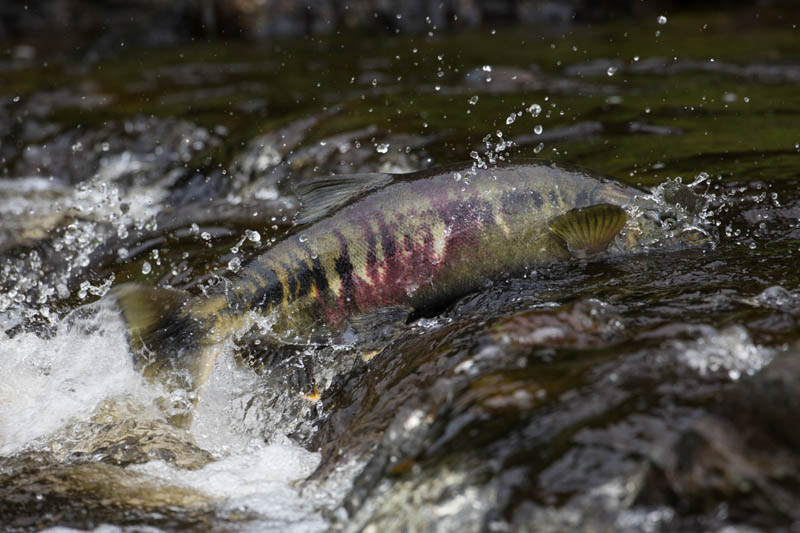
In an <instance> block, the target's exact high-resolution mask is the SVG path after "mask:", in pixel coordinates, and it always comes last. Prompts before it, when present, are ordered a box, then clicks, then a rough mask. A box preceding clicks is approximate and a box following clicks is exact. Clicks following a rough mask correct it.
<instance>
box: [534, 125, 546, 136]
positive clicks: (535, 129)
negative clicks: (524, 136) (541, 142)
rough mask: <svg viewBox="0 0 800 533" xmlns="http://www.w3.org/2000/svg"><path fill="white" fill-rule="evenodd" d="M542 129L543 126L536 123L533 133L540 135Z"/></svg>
mask: <svg viewBox="0 0 800 533" xmlns="http://www.w3.org/2000/svg"><path fill="white" fill-rule="evenodd" d="M543 129H544V128H542V125H541V124H537V125H536V126H534V127H533V133H535V134H536V135H541V134H542V130H543Z"/></svg>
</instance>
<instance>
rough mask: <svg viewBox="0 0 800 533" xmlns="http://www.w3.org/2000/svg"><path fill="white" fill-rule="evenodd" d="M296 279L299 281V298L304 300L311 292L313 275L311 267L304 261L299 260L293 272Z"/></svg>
mask: <svg viewBox="0 0 800 533" xmlns="http://www.w3.org/2000/svg"><path fill="white" fill-rule="evenodd" d="M293 274H294V278H295V279H296V280H297V297H298V298H302V297H303V296H306V295H307V294H308V293H309V292H311V285H312V283H313V274H312V272H311V267H310V266H308V263H306V261H305V260H303V259H297V260H296V261H295V264H294V270H293Z"/></svg>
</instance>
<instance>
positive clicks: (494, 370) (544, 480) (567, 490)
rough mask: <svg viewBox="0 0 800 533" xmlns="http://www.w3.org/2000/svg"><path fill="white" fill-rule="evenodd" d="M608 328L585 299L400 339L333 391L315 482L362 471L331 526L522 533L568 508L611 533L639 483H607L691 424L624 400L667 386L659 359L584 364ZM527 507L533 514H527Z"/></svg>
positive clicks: (603, 314)
mask: <svg viewBox="0 0 800 533" xmlns="http://www.w3.org/2000/svg"><path fill="white" fill-rule="evenodd" d="M460 309H463V310H464V312H469V311H468V310H469V309H470V307H469V306H468V305H466V306H462V307H460ZM617 322H618V317H616V316H615V314H614V313H613V312H612V311H611V310H610V309H608V308H607V307H606V306H603V305H600V304H599V303H598V302H592V301H582V302H576V303H575V304H573V305H566V306H559V307H555V308H553V309H547V308H543V309H535V310H530V311H523V312H519V313H516V314H514V315H512V316H510V317H508V318H503V319H499V320H496V321H494V322H493V323H491V324H485V323H482V322H480V321H475V319H473V320H472V321H469V320H465V319H464V317H463V316H462V317H461V318H459V319H457V320H456V321H455V322H453V323H450V324H448V325H446V326H439V327H434V328H433V329H429V330H426V329H421V330H420V329H419V328H415V330H414V331H413V332H407V333H406V334H404V335H403V336H401V337H400V338H399V339H398V340H397V341H395V342H394V343H393V345H392V346H391V348H389V349H387V350H385V351H384V352H383V353H382V354H381V355H379V356H377V357H376V358H375V359H373V360H372V361H371V362H370V363H369V367H368V370H366V371H365V370H364V369H361V370H356V371H353V372H352V374H351V375H350V376H347V377H345V378H344V379H343V381H340V382H338V383H336V382H335V383H334V385H333V387H332V389H330V390H329V391H327V392H326V393H325V394H324V395H323V398H322V403H323V405H324V406H325V407H324V411H323V412H324V413H326V414H325V415H324V416H323V418H322V420H321V422H320V423H321V426H320V430H319V432H318V433H317V434H316V435H315V436H314V438H313V439H312V442H311V445H312V446H322V455H323V462H322V465H321V466H320V469H319V471H318V472H317V474H316V477H315V482H323V481H324V480H326V479H329V478H330V477H331V476H334V475H335V472H336V470H337V465H342V464H351V463H352V462H353V461H354V460H355V461H358V460H359V458H360V460H362V461H364V462H365V466H364V467H363V469H362V470H361V472H360V473H359V474H358V475H357V476H355V480H354V482H353V488H352V490H351V491H350V493H349V494H348V496H347V498H346V499H345V507H346V509H347V510H348V517H347V520H345V521H341V522H339V523H338V526H337V527H338V528H339V529H341V530H343V531H358V530H361V529H362V528H374V529H375V530H382V529H387V528H388V529H403V528H407V527H412V526H413V527H418V528H438V527H441V528H443V529H450V528H453V527H455V528H461V529H465V530H469V531H471V530H473V529H474V530H476V531H479V530H486V529H487V528H489V525H490V524H494V525H493V526H492V527H497V528H499V530H515V529H520V528H522V529H524V528H525V527H526V524H531V523H533V522H531V520H533V516H537V517H541V516H542V513H551V514H552V513H556V514H557V513H558V511H557V510H556V509H553V508H552V506H554V505H558V504H561V503H564V502H567V501H569V502H572V498H573V497H574V498H575V500H574V503H570V505H571V506H572V507H570V508H569V509H570V510H569V511H568V512H567V511H565V512H566V513H567V514H568V513H573V515H574V513H584V512H585V513H586V515H585V529H583V530H585V531H592V530H593V529H592V527H594V526H593V525H597V524H601V523H605V524H606V525H607V526H608V530H609V531H611V530H614V528H613V524H614V523H615V520H616V519H617V517H618V515H619V512H620V509H626V508H627V507H628V506H630V505H631V503H632V499H633V496H632V495H634V494H636V487H639V486H640V483H638V482H636V483H626V482H625V481H619V482H618V483H619V488H618V489H614V488H613V487H612V486H611V485H613V484H614V483H617V481H613V480H616V479H617V478H621V479H623V480H624V479H627V476H630V477H631V479H634V478H636V476H639V477H641V476H640V468H641V463H640V461H639V460H638V459H637V457H639V456H640V454H648V453H657V451H658V450H660V449H661V447H662V446H663V445H664V443H665V442H670V441H671V440H674V439H675V438H677V435H678V434H679V432H680V431H682V430H684V429H685V428H686V427H687V426H688V424H689V423H690V421H691V420H692V419H693V417H692V414H691V411H690V410H685V409H682V408H680V409H674V408H670V409H665V410H659V411H657V413H653V412H652V411H649V410H648V408H647V407H646V405H648V404H649V402H650V400H649V399H644V398H643V397H639V398H637V397H636V393H634V392H633V390H634V389H635V390H639V391H641V390H643V389H648V390H650V389H651V387H654V385H655V383H657V382H658V381H659V380H661V379H664V376H665V373H666V375H669V374H668V373H669V372H670V371H671V370H667V367H666V366H665V365H664V364H663V363H662V362H660V360H656V359H652V358H649V357H647V356H644V355H643V356H642V357H633V358H626V359H623V360H620V361H615V360H613V358H612V359H611V360H609V361H607V363H606V364H598V362H597V361H594V363H593V362H592V361H591V356H588V353H591V349H592V346H598V345H605V343H607V342H608V341H609V339H613V338H617V339H621V337H619V335H620V330H619V325H618V323H617ZM555 330H558V332H559V334H558V335H551V334H549V333H548V332H551V331H555ZM468 339H469V340H468ZM601 339H605V340H601ZM390 354H391V357H390ZM567 354H571V355H567ZM578 354H583V355H578ZM572 357H577V359H572ZM585 357H589V360H587V359H584V358H585ZM685 376H687V374H686V373H685V372H684V373H682V374H681V377H682V378H683V377H685ZM674 379H675V378H674V377H671V378H670V380H674ZM689 379H691V376H690V375H689ZM645 383H649V385H646V384H645ZM667 391H668V389H665V394H668V395H669V394H672V393H673V392H667ZM699 391H700V389H698V394H700V395H702V394H707V391H706V392H699ZM675 393H676V394H681V393H680V392H677V391H675ZM636 479H638V478H636ZM609 480H612V481H609ZM603 486H607V489H602V488H601V487H603ZM615 486H616V485H615ZM595 490H596V491H597V493H596V494H595V492H594V491H595ZM604 491H606V492H604ZM614 491H616V492H614ZM606 493H608V494H618V498H617V499H618V500H619V501H618V502H617V503H616V504H615V505H616V507H604V505H605V503H603V502H606V500H607V499H608V498H606V497H605V496H603V494H606ZM581 501H583V502H584V503H579V502H581ZM593 502H594V503H593ZM531 506H533V507H531ZM534 508H535V509H539V510H540V511H541V512H539V511H537V512H535V513H534V514H530V513H529V512H527V511H525V509H528V510H531V509H534ZM398 509H402V510H403V512H397V510H398ZM442 509H446V510H447V511H442ZM580 509H583V510H580ZM601 509H602V510H603V511H602V513H601V512H599V510H601ZM392 510H394V512H392ZM450 511H452V512H450ZM567 514H565V515H564V516H561V515H559V518H558V519H557V518H556V517H555V515H553V519H552V523H553V524H556V523H561V524H562V525H563V524H564V523H565V522H560V520H562V519H564V517H565V516H567ZM581 516H583V515H581ZM603 517H605V518H603ZM581 520H583V519H581ZM604 520H605V522H603V521H604ZM631 521H632V522H633V521H634V519H633V518H631ZM578 524H580V521H579V522H578ZM503 528H505V529H503ZM552 530H553V531H559V529H558V528H557V527H555V526H554V528H553V529H552ZM631 530H635V529H631Z"/></svg>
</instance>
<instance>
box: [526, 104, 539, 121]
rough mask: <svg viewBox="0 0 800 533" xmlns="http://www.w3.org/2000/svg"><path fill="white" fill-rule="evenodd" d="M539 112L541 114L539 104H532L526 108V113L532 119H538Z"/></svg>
mask: <svg viewBox="0 0 800 533" xmlns="http://www.w3.org/2000/svg"><path fill="white" fill-rule="evenodd" d="M541 112H542V106H540V105H539V104H532V105H531V106H530V107H529V108H528V113H530V114H531V116H532V117H533V118H536V117H538V116H539V113H541Z"/></svg>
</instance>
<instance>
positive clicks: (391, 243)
mask: <svg viewBox="0 0 800 533" xmlns="http://www.w3.org/2000/svg"><path fill="white" fill-rule="evenodd" d="M378 227H379V228H380V232H381V248H383V260H384V261H389V260H390V259H391V258H392V257H394V254H395V253H397V240H396V239H395V238H394V235H393V234H392V228H390V227H389V225H388V224H387V223H386V222H385V221H383V220H381V221H380V222H379V224H378Z"/></svg>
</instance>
